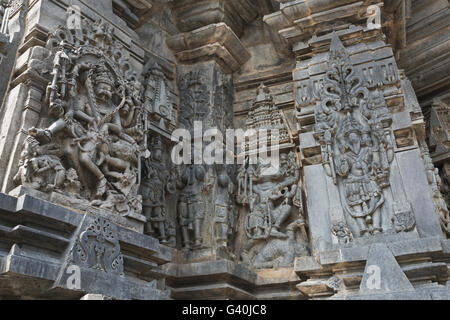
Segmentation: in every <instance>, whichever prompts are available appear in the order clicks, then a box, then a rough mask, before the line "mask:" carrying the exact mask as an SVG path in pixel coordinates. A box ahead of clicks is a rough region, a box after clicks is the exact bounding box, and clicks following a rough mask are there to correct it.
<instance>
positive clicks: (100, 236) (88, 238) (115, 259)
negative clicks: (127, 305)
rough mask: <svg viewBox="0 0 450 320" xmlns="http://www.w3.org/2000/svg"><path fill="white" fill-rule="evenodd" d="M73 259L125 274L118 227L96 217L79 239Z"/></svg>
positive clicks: (109, 271) (81, 263) (98, 268)
mask: <svg viewBox="0 0 450 320" xmlns="http://www.w3.org/2000/svg"><path fill="white" fill-rule="evenodd" d="M73 260H74V261H73V262H74V263H75V264H77V265H80V266H85V267H87V268H92V269H97V270H101V271H104V272H106V273H114V274H117V275H123V256H122V254H121V252H120V243H119V239H118V232H117V227H116V226H115V225H114V224H112V223H110V222H109V221H107V220H105V219H103V218H97V219H95V220H94V221H93V222H92V224H90V225H89V227H88V228H87V229H86V231H84V232H82V233H81V234H80V236H79V238H78V239H77V242H76V244H75V247H74V250H73Z"/></svg>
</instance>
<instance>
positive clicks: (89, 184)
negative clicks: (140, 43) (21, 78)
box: [16, 20, 146, 214]
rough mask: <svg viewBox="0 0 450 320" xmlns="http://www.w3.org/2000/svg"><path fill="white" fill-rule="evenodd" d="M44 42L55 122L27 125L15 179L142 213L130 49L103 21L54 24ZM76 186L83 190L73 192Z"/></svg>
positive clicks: (139, 128)
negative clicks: (71, 27)
mask: <svg viewBox="0 0 450 320" xmlns="http://www.w3.org/2000/svg"><path fill="white" fill-rule="evenodd" d="M47 49H48V50H49V52H50V56H49V58H48V60H47V61H48V63H49V65H51V66H52V67H51V69H52V73H51V76H52V81H51V83H50V84H49V86H48V88H47V93H46V103H47V105H48V111H49V114H50V115H51V117H53V119H52V120H53V124H52V125H51V126H50V127H48V128H31V129H30V130H29V137H28V138H27V139H26V142H25V145H24V151H23V153H22V158H21V161H20V164H19V167H20V168H19V173H18V175H17V176H16V181H17V182H18V183H19V184H22V185H27V186H29V187H31V188H33V189H37V190H41V191H56V192H59V193H61V194H63V195H64V196H66V197H67V199H68V202H69V203H70V204H71V205H74V204H79V203H80V202H83V201H84V202H87V203H88V205H90V206H97V207H101V208H102V209H106V210H111V211H115V212H118V213H121V214H125V213H130V212H137V213H140V211H141V209H142V200H141V197H140V196H138V182H139V175H140V171H139V162H140V157H141V154H143V152H144V150H145V149H146V146H145V139H144V130H143V129H144V128H143V127H144V125H143V122H144V116H143V114H144V112H143V106H142V100H141V91H142V90H141V89H142V88H141V84H140V82H139V81H138V80H137V78H136V75H135V73H134V71H133V69H132V67H131V64H130V62H129V61H128V58H127V51H126V50H125V48H124V47H123V46H122V45H121V44H120V43H119V42H118V41H116V40H115V39H114V30H113V29H112V28H111V27H110V26H109V24H108V23H106V22H104V21H102V20H99V21H97V22H95V23H89V22H86V21H83V30H68V29H67V28H66V27H59V28H58V29H57V30H56V31H55V32H54V33H53V34H51V35H50V37H49V40H48V42H47ZM66 172H70V176H66ZM78 179H79V181H77V180H78ZM69 180H70V181H69ZM80 185H81V190H80V191H81V192H74V191H76V188H75V189H74V187H76V186H80ZM80 207H81V205H80Z"/></svg>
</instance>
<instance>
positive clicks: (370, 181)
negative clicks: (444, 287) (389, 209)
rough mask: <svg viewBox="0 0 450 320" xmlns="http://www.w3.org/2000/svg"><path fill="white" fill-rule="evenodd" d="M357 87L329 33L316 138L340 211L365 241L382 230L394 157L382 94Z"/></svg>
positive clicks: (353, 71)
mask: <svg viewBox="0 0 450 320" xmlns="http://www.w3.org/2000/svg"><path fill="white" fill-rule="evenodd" d="M362 83H363V81H362V78H361V76H360V75H359V70H358V69H357V68H356V67H354V66H353V65H352V64H351V61H350V57H349V54H348V53H347V51H346V49H345V47H344V46H343V44H342V42H341V41H340V39H339V37H338V36H337V35H336V34H334V36H333V39H332V43H331V51H330V57H329V63H328V71H327V73H326V75H325V80H324V85H323V90H322V92H321V101H320V102H319V103H318V105H317V106H316V109H315V118H316V125H315V138H316V139H317V140H318V141H319V142H320V145H321V149H322V161H323V165H324V168H325V171H326V173H327V174H328V175H329V176H331V177H332V178H333V181H334V183H335V184H336V185H337V186H338V188H339V190H340V194H341V198H342V206H343V208H344V211H345V212H346V213H347V214H348V216H350V217H351V218H353V219H355V220H356V222H357V225H358V228H359V233H360V235H361V236H364V235H367V234H369V233H370V234H376V233H380V232H382V231H383V230H382V227H381V212H380V210H379V209H380V207H381V206H383V204H384V201H385V199H384V196H383V189H384V188H386V187H388V186H389V173H390V163H391V162H392V160H393V158H394V152H393V144H392V138H391V135H390V130H389V128H390V125H391V123H392V118H391V116H390V113H389V110H388V108H387V105H386V102H385V99H384V96H383V93H382V92H381V91H378V89H375V90H374V91H369V90H368V89H367V88H365V87H364V86H363V85H362Z"/></svg>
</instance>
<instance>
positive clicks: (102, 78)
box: [93, 61, 114, 87]
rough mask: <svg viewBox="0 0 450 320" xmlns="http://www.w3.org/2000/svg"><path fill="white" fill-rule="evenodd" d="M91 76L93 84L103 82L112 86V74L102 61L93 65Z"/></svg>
mask: <svg viewBox="0 0 450 320" xmlns="http://www.w3.org/2000/svg"><path fill="white" fill-rule="evenodd" d="M93 78H94V82H95V84H97V85H98V84H101V83H103V84H107V85H110V86H111V87H113V86H114V81H113V77H112V74H111V72H109V70H108V68H107V67H106V65H105V63H104V62H103V61H102V62H100V63H99V64H97V65H96V66H95V69H94V72H93Z"/></svg>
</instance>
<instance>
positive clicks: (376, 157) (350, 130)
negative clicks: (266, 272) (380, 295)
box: [264, 0, 443, 297]
mask: <svg viewBox="0 0 450 320" xmlns="http://www.w3.org/2000/svg"><path fill="white" fill-rule="evenodd" d="M279 2H281V6H280V11H279V12H276V13H273V14H271V15H268V16H265V18H264V20H265V22H266V23H267V24H268V25H269V26H270V27H271V28H272V29H273V30H275V31H277V32H278V33H279V34H280V36H281V37H282V38H283V40H284V41H285V44H286V46H288V47H290V48H291V49H292V50H293V52H294V53H295V55H296V60H297V65H296V68H295V69H294V71H293V78H294V83H295V89H294V91H295V100H296V108H297V121H298V133H299V142H300V145H299V148H300V151H301V156H302V162H303V167H304V168H303V178H304V184H305V193H306V198H307V200H306V202H307V208H306V211H307V215H308V222H309V228H310V234H311V246H312V253H313V255H314V256H315V258H309V257H302V258H298V259H297V263H296V269H297V273H298V274H299V275H303V276H304V275H306V276H308V277H311V279H310V280H308V281H307V282H305V283H302V284H300V285H299V286H298V288H299V290H300V291H302V292H303V293H304V294H306V295H307V296H309V297H315V296H319V295H330V296H331V295H334V294H336V293H338V292H341V291H343V290H350V287H351V286H354V285H355V284H354V283H351V282H350V281H349V279H348V278H345V277H341V276H340V275H339V276H337V277H331V278H330V279H329V280H328V281H323V280H317V279H315V277H316V276H317V275H318V274H319V273H321V272H325V270H328V271H327V272H330V276H332V275H333V272H331V269H327V268H328V267H329V266H334V265H335V264H337V263H344V264H346V266H348V267H351V266H352V262H355V263H356V260H354V258H355V257H352V256H351V255H352V254H357V253H356V252H357V251H361V250H368V249H369V248H370V251H369V252H367V251H365V254H364V255H363V256H362V257H361V260H362V261H367V266H369V261H372V260H376V259H378V258H379V255H380V254H381V252H383V250H384V249H380V248H381V247H383V248H384V245H380V246H381V247H380V246H378V247H376V246H375V245H374V243H397V242H406V243H408V242H410V241H416V240H418V239H428V238H430V237H437V238H443V233H442V230H441V226H440V221H439V215H440V214H439V208H438V205H437V204H436V203H437V202H436V198H435V196H434V191H433V186H432V184H433V183H435V178H434V175H431V176H433V179H434V180H430V179H431V178H430V177H431V176H430V172H429V170H428V169H427V161H428V160H427V159H428V158H429V157H428V158H427V150H426V143H425V123H424V117H423V114H422V112H421V110H420V106H419V104H418V101H417V98H416V96H415V94H414V90H413V89H412V87H411V85H410V83H409V81H408V80H407V78H406V77H405V76H404V73H403V72H402V71H401V70H399V68H398V65H397V62H396V60H395V57H394V53H393V51H392V48H391V47H390V46H389V45H387V44H386V37H385V35H384V34H383V32H382V24H383V23H382V22H383V21H382V19H379V18H380V14H381V9H380V7H381V6H382V5H383V3H382V2H381V1H379V3H376V2H377V1H353V0H339V1H319V0H313V1H279ZM431 171H433V170H431ZM423 241H426V240H423ZM375 247H376V248H375ZM386 250H387V251H388V252H386V253H383V255H385V254H386V261H387V260H389V261H391V262H392V265H389V266H384V265H383V266H380V268H382V269H383V268H392V269H396V270H399V272H398V274H396V275H395V277H397V280H398V283H397V285H398V286H399V290H403V289H401V288H400V283H402V281H403V280H404V279H403V278H405V277H404V274H403V273H402V271H401V269H400V268H398V265H397V266H394V264H396V262H395V259H391V256H392V252H391V250H392V248H390V247H389V249H388V248H387V247H386ZM419 251H420V250H417V253H418V252H419ZM346 254H348V256H346ZM394 255H395V252H394ZM374 256H378V257H377V258H374ZM388 256H389V258H387V257H388ZM338 261H339V262H338ZM325 265H326V266H327V267H325ZM353 266H355V267H356V265H353ZM344 269H346V267H344ZM383 270H384V269H383ZM366 272H367V269H366ZM383 272H384V271H383ZM320 277H322V279H323V274H321V276H320ZM400 278H401V279H403V280H401V281H400V280H399V279H400ZM344 279H345V280H344ZM364 279H365V278H364ZM358 280H359V279H358ZM358 280H357V281H358ZM389 281H390V280H389ZM357 283H358V282H357ZM405 283H406V284H408V283H409V282H408V280H407V279H406V281H405ZM406 284H405V287H404V288H407V289H404V290H409V289H410V288H412V287H411V285H410V284H408V285H406ZM358 285H359V283H358ZM383 285H384V284H383ZM388 287H389V286H388ZM380 292H381V291H380ZM356 293H357V292H356V291H355V294H356ZM359 294H360V295H362V294H367V295H370V294H372V293H367V290H366V291H365V288H364V285H363V283H361V290H360V292H359ZM336 297H339V295H337V296H336Z"/></svg>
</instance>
